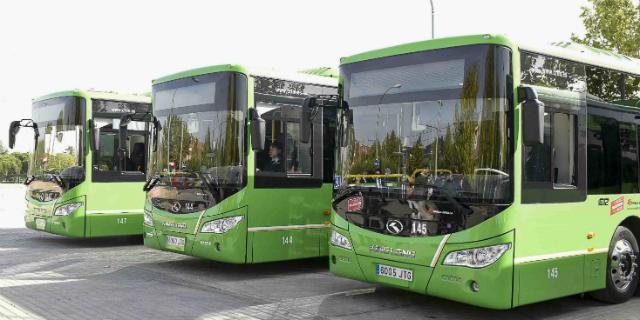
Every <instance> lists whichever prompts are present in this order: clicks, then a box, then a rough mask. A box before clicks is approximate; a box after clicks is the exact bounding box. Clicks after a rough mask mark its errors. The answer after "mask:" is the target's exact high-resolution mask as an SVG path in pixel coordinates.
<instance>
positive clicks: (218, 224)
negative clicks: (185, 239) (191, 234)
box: [200, 216, 242, 233]
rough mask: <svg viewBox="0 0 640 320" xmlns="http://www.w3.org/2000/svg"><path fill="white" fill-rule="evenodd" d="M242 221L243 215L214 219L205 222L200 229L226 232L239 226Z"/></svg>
mask: <svg viewBox="0 0 640 320" xmlns="http://www.w3.org/2000/svg"><path fill="white" fill-rule="evenodd" d="M240 221H242V216H234V217H228V218H222V219H218V220H213V221H209V222H207V223H205V224H204V225H203V226H202V230H200V231H201V232H208V233H225V232H227V231H229V230H231V229H233V228H234V227H235V226H237V225H238V223H240Z"/></svg>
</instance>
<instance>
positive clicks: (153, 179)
mask: <svg viewBox="0 0 640 320" xmlns="http://www.w3.org/2000/svg"><path fill="white" fill-rule="evenodd" d="M160 179H162V177H161V176H159V175H155V176H153V177H151V178H149V180H147V182H145V183H144V186H142V191H144V192H148V191H150V190H151V189H153V187H155V185H156V184H157V183H158V182H159V181H160Z"/></svg>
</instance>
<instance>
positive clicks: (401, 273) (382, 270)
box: [376, 264, 413, 281]
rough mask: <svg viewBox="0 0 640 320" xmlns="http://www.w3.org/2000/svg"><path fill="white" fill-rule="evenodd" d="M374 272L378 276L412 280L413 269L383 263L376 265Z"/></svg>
mask: <svg viewBox="0 0 640 320" xmlns="http://www.w3.org/2000/svg"><path fill="white" fill-rule="evenodd" d="M376 274H377V275H379V276H383V277H387V278H393V279H398V280H404V281H413V271H411V270H408V269H402V268H396V267H391V266H386V265H384V264H378V265H376Z"/></svg>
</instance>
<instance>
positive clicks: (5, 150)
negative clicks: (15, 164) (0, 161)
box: [0, 140, 8, 154]
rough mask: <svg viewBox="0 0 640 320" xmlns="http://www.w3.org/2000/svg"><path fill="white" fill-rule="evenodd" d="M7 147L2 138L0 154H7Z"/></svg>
mask: <svg viewBox="0 0 640 320" xmlns="http://www.w3.org/2000/svg"><path fill="white" fill-rule="evenodd" d="M7 152H8V151H7V148H5V146H4V144H3V143H2V140H0V154H6V153H7Z"/></svg>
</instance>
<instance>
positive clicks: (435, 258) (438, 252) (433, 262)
mask: <svg viewBox="0 0 640 320" xmlns="http://www.w3.org/2000/svg"><path fill="white" fill-rule="evenodd" d="M449 237H451V234H447V235H445V236H444V237H443V238H442V240H440V245H438V249H437V250H436V253H435V254H434V255H433V259H431V265H430V266H431V268H435V267H436V264H437V263H438V260H440V255H441V254H442V250H443V249H444V245H445V244H447V240H449Z"/></svg>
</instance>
